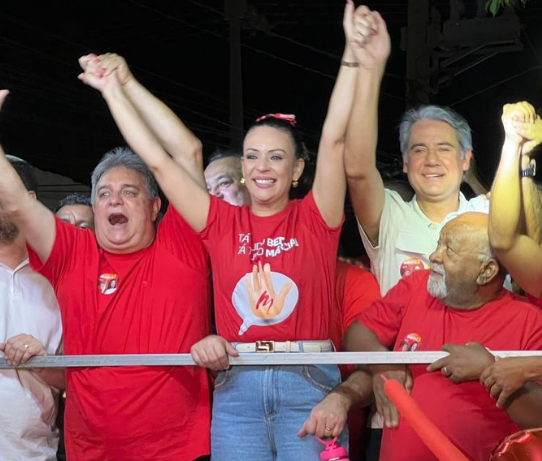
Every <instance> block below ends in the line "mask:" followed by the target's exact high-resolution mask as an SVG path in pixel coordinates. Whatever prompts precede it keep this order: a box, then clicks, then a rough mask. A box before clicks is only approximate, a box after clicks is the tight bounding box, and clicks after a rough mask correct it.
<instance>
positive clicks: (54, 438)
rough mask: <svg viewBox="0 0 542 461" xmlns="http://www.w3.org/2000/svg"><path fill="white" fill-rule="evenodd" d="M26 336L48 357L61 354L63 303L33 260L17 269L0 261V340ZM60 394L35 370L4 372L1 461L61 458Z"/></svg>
mask: <svg viewBox="0 0 542 461" xmlns="http://www.w3.org/2000/svg"><path fill="white" fill-rule="evenodd" d="M21 333H26V334H30V335H32V336H34V337H35V338H36V339H37V340H38V341H40V342H41V343H42V344H43V346H44V347H45V349H46V350H47V353H48V354H51V355H54V354H56V353H57V352H58V349H59V346H60V343H61V339H62V326H61V323H60V310H59V308H58V303H57V301H56V297H55V294H54V292H53V288H52V287H51V285H50V284H49V282H48V281H47V280H46V279H45V278H44V277H43V276H41V275H40V274H38V273H37V272H34V271H33V270H32V269H30V266H29V265H28V260H25V261H23V262H22V263H21V264H19V266H17V268H15V270H12V269H11V268H9V267H7V266H5V265H4V264H2V263H0V342H5V341H6V340H7V339H9V338H11V337H12V336H15V335H18V334H21ZM0 356H1V357H3V353H1V352H0ZM58 393H59V391H58V389H55V388H51V387H50V386H49V385H47V384H46V383H44V382H43V381H42V380H41V379H40V378H39V377H38V376H37V375H36V374H35V373H33V372H32V371H30V370H0V459H1V460H2V461H15V460H25V461H53V460H56V450H57V447H58V430H57V429H56V426H55V420H56V413H57V402H58Z"/></svg>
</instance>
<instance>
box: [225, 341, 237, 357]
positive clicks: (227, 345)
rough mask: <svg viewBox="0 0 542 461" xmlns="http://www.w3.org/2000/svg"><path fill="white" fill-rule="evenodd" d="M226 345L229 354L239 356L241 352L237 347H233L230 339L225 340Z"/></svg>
mask: <svg viewBox="0 0 542 461" xmlns="http://www.w3.org/2000/svg"><path fill="white" fill-rule="evenodd" d="M225 345H226V352H227V353H228V355H231V356H232V357H239V352H237V349H236V348H235V347H233V346H232V345H231V344H230V343H229V342H228V341H226V342H225Z"/></svg>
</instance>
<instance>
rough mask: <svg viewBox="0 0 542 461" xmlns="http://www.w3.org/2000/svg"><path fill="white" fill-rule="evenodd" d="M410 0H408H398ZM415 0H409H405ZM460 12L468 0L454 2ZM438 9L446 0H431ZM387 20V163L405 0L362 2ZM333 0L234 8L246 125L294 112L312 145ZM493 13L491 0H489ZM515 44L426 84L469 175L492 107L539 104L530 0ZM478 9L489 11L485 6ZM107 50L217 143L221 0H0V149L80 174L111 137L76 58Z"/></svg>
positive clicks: (324, 93)
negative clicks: (470, 140)
mask: <svg viewBox="0 0 542 461" xmlns="http://www.w3.org/2000/svg"><path fill="white" fill-rule="evenodd" d="M411 1H412V0H411ZM413 1H416V0H413ZM455 3H456V4H457V5H458V6H459V8H460V12H461V15H462V17H464V18H468V17H471V16H473V15H475V14H476V2H475V1H474V0H472V1H463V2H455ZM431 4H432V5H433V7H434V11H438V12H439V13H440V14H441V15H442V21H445V20H446V19H447V18H448V17H449V6H450V5H449V2H448V1H441V0H438V1H433V2H431ZM369 6H370V7H371V8H373V9H377V10H379V11H380V12H381V13H382V15H383V17H384V19H385V20H386V21H387V23H388V27H389V29H390V33H391V36H392V42H393V51H392V55H391V57H390V60H389V63H388V69H387V76H386V78H385V80H384V83H383V89H382V97H381V111H380V143H379V151H380V152H379V161H380V162H381V163H382V165H387V164H390V163H393V162H394V160H395V163H396V165H398V164H399V162H398V161H397V159H398V158H399V157H400V154H399V148H398V142H397V129H396V126H397V124H398V121H399V118H400V116H401V113H402V112H403V111H404V109H405V106H406V104H407V100H406V78H405V69H406V53H405V52H404V51H402V50H401V49H400V41H401V29H402V28H404V27H406V26H407V19H408V15H407V10H408V2H407V1H406V0H404V1H402V0H378V1H373V2H370V3H369ZM343 7H344V3H343V2H342V1H332V0H314V1H278V0H275V1H273V0H254V1H250V2H249V3H248V5H247V12H246V13H245V15H244V19H243V20H242V29H241V45H242V46H241V56H242V88H243V106H244V122H245V126H247V125H248V124H250V122H251V121H252V120H253V119H254V118H255V117H256V116H258V115H261V114H265V113H269V112H283V113H294V114H296V115H297V117H298V120H299V124H298V126H300V128H301V129H302V132H303V134H304V136H305V140H306V142H307V144H308V146H309V147H310V148H312V149H315V148H316V146H317V142H318V136H319V130H320V128H321V125H322V122H323V120H324V117H325V111H326V106H327V101H328V98H329V95H330V92H331V89H332V85H333V81H334V76H335V74H336V72H337V68H338V63H339V59H340V55H341V54H342V49H343V33H342V26H341V21H342V13H343ZM500 14H502V12H501V13H500ZM517 15H518V17H519V20H520V22H521V24H522V28H521V33H520V34H518V43H521V44H522V50H520V51H514V52H508V53H498V54H497V55H495V56H493V57H491V58H489V59H487V60H486V61H484V62H483V63H482V64H479V65H477V66H475V67H473V68H472V69H470V70H467V71H465V72H463V73H462V74H461V75H459V76H456V77H454V78H453V79H452V80H451V82H450V84H449V86H448V87H446V88H441V89H440V90H439V91H438V93H436V94H431V100H432V102H435V103H438V104H444V105H451V106H452V107H453V108H455V109H456V110H458V111H459V112H460V113H462V114H463V115H464V116H465V117H466V118H467V119H468V120H469V122H470V123H471V126H472V128H473V131H474V147H475V154H476V156H477V158H478V164H479V170H480V172H481V176H482V179H483V180H484V182H486V184H490V182H491V179H492V176H493V174H494V171H495V168H496V162H497V161H498V156H499V150H500V144H501V142H502V134H501V128H500V113H501V107H502V105H503V104H504V103H505V102H509V101H517V100H523V99H526V100H529V101H531V102H532V103H534V104H535V105H536V106H537V107H540V106H541V105H542V98H541V96H542V61H541V56H542V0H530V2H528V3H527V5H526V8H518V9H517ZM488 17H489V16H488ZM107 51H112V52H117V53H119V54H121V55H123V56H125V57H126V59H127V61H128V63H129V65H130V67H131V68H132V70H133V72H134V74H135V75H136V77H137V78H138V79H139V80H140V81H141V82H142V83H143V84H144V85H146V86H147V87H148V88H149V89H151V90H152V91H153V92H154V93H155V94H156V95H158V96H159V97H160V98H161V99H163V100H164V101H166V102H167V103H168V104H169V105H170V106H171V107H172V108H173V109H174V110H175V112H176V113H177V114H178V115H179V116H180V117H181V119H183V120H184V121H185V123H186V124H187V125H188V126H189V127H190V128H191V129H192V130H193V131H194V132H195V133H196V135H197V136H199V137H200V138H201V139H202V141H203V144H204V152H205V154H207V155H208V154H209V153H211V152H212V151H213V150H214V149H215V148H217V147H225V146H228V145H229V112H230V111H229V22H228V20H227V19H226V18H225V16H224V2H223V1H221V0H200V1H195V0H183V1H173V0H156V1H149V0H107V1H105V0H95V1H92V2H80V1H73V0H70V1H68V0H51V1H47V2H35V1H30V0H17V1H7V0H4V1H2V2H0V87H1V88H8V89H9V90H10V91H11V95H10V96H9V99H8V101H7V102H6V104H5V105H4V108H3V109H2V114H1V119H0V139H1V141H2V143H3V146H4V149H5V150H6V152H7V153H11V154H14V155H18V156H20V157H23V158H25V159H26V160H28V161H29V162H31V163H32V164H33V165H35V166H37V167H38V168H40V169H43V170H49V171H53V172H55V173H59V174H63V175H66V176H69V177H71V178H73V179H75V180H76V181H81V182H84V183H88V177H89V173H90V172H91V171H92V169H93V167H94V166H95V164H96V162H97V161H98V159H99V158H100V157H101V156H102V155H103V153H105V152H106V151H107V150H109V149H111V148H112V147H115V146H117V145H121V144H123V141H122V138H121V137H120V134H119V133H118V131H117V129H116V127H115V125H114V123H113V121H112V119H111V117H110V115H109V112H108V110H107V107H106V105H105V103H104V101H103V100H102V98H101V96H100V95H99V93H98V92H96V91H95V90H93V89H91V88H88V87H86V86H84V85H83V84H82V83H80V82H79V81H78V80H77V75H78V73H79V70H78V69H79V68H78V64H77V59H78V57H79V56H81V55H83V54H87V53H89V52H95V53H102V52H107Z"/></svg>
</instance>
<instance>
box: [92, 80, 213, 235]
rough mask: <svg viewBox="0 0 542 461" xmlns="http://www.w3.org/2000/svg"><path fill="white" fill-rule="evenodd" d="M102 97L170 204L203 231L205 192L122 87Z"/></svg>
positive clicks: (108, 91) (190, 223) (206, 197)
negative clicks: (171, 153) (142, 115)
mask: <svg viewBox="0 0 542 461" xmlns="http://www.w3.org/2000/svg"><path fill="white" fill-rule="evenodd" d="M102 94H103V96H104V98H105V100H106V102H107V105H108V106H109V109H110V110H111V114H112V115H113V118H114V119H115V122H116V123H117V126H118V127H119V129H120V131H121V133H122V135H123V136H124V139H125V140H126V142H127V143H128V145H129V146H130V147H131V148H132V149H133V150H134V152H136V153H137V154H138V155H139V156H140V157H141V158H142V159H143V161H145V163H146V164H147V165H148V166H149V168H150V169H151V171H152V172H153V173H154V175H155V176H156V179H157V181H158V183H159V185H160V187H161V188H162V190H163V191H164V194H165V195H166V197H167V198H168V200H169V201H170V202H171V203H172V204H173V206H174V207H175V208H176V209H177V211H178V212H179V213H180V214H181V215H182V216H183V217H184V219H185V220H186V221H187V222H188V224H189V225H190V226H191V227H192V228H193V229H194V230H196V231H200V230H202V229H203V227H204V226H205V223H206V220H207V214H208V211H209V204H210V199H209V194H208V193H207V191H206V190H205V188H204V187H203V186H202V185H201V184H200V183H199V182H198V181H196V180H195V179H194V178H193V177H192V176H191V175H190V174H189V173H188V172H187V171H186V169H185V168H184V167H183V165H182V164H181V163H176V162H174V161H173V159H172V158H171V157H170V156H169V155H168V153H167V152H166V151H165V150H164V149H163V148H162V146H161V145H160V143H159V142H158V140H157V139H156V137H155V136H154V135H153V134H152V133H151V131H150V130H149V128H148V127H147V125H146V124H145V123H144V122H143V120H142V119H141V117H140V116H139V114H138V112H137V111H136V109H135V108H134V106H133V105H132V104H131V102H130V101H129V100H128V98H127V97H126V95H125V94H124V92H123V91H122V89H121V87H120V86H111V87H110V88H109V89H108V90H107V91H103V92H102Z"/></svg>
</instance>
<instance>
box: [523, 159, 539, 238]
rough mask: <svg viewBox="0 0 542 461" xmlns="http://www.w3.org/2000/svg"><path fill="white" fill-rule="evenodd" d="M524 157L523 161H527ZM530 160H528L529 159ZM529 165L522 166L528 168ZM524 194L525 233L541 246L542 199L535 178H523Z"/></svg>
mask: <svg viewBox="0 0 542 461" xmlns="http://www.w3.org/2000/svg"><path fill="white" fill-rule="evenodd" d="M523 157H524V156H522V161H524V160H525V158H523ZM527 159H528V158H527ZM527 167H528V165H525V166H524V165H522V168H527ZM521 191H522V193H523V214H524V216H525V231H526V233H527V235H528V236H529V237H530V238H532V239H533V240H534V241H535V242H536V243H538V244H539V245H540V244H541V243H542V241H541V235H540V234H541V233H540V226H542V198H541V197H540V192H539V191H538V188H537V187H536V184H535V182H534V180H533V178H530V177H526V178H521Z"/></svg>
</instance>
